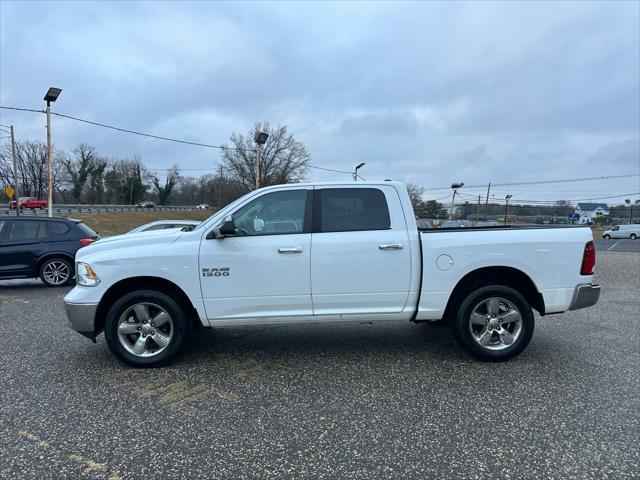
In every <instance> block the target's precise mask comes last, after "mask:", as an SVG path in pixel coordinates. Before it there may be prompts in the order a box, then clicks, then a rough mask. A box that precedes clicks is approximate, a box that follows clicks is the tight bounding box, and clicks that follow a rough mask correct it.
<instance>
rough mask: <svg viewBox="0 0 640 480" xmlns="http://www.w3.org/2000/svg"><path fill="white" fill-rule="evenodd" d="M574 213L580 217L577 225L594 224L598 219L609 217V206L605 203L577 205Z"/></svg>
mask: <svg viewBox="0 0 640 480" xmlns="http://www.w3.org/2000/svg"><path fill="white" fill-rule="evenodd" d="M575 213H577V214H578V215H580V220H578V222H579V223H588V222H595V221H596V219H597V218H598V217H602V216H603V215H609V206H608V205H607V204H606V203H578V208H576V212H575Z"/></svg>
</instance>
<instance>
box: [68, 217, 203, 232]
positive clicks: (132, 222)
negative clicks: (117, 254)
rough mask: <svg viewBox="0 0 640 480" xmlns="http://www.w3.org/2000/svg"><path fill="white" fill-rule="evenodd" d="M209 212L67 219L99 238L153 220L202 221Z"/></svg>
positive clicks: (125, 230) (126, 230)
mask: <svg viewBox="0 0 640 480" xmlns="http://www.w3.org/2000/svg"><path fill="white" fill-rule="evenodd" d="M211 215H212V212H211V211H197V212H113V213H71V214H69V217H71V218H77V219H79V220H82V221H83V222H84V223H86V224H87V225H88V226H89V227H91V228H92V229H93V230H94V231H96V232H98V235H100V236H101V237H110V236H112V235H120V234H122V233H126V232H128V231H129V230H131V229H132V228H135V227H139V226H140V225H144V224H145V223H149V222H153V221H155V220H204V219H206V218H208V217H210V216H211Z"/></svg>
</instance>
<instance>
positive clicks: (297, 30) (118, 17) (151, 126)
mask: <svg viewBox="0 0 640 480" xmlns="http://www.w3.org/2000/svg"><path fill="white" fill-rule="evenodd" d="M44 8H46V9H47V15H46V16H44V15H43V14H42V10H43V9H44ZM639 15H640V12H639V6H638V4H637V3H634V2H616V3H611V2H602V3H598V2H583V3H574V2H571V3H560V2H553V3H550V2H531V3H523V2H505V3H491V2H477V3H476V2H474V3H461V2H455V3H434V2H425V3H399V2H392V3H391V2H390V3H362V2H354V3H292V2H284V3H259V2H252V3H213V2H211V3H209V2H193V3H190V2H179V3H178V2H175V3H172V2H155V3H151V2H140V3H129V2H127V3H124V2H99V3H90V2H59V3H58V2H57V3H53V2H43V3H30V2H17V1H3V2H2V3H0V40H1V45H0V103H2V104H3V105H14V106H26V107H37V108H40V107H41V105H42V102H41V100H40V99H41V98H42V95H43V93H44V92H45V91H46V89H47V87H49V86H51V85H56V86H60V87H62V88H63V93H62V95H61V97H60V100H59V101H58V102H57V103H56V104H55V110H58V111H60V112H64V113H69V114H72V115H76V116H81V117H85V118H89V119H93V120H97V121H101V122H104V123H111V124H116V125H119V126H124V127H127V128H132V129H138V130H142V131H146V132H150V133H154V134H158V135H166V136H174V137H179V138H185V139H192V140H196V141H203V142H206V143H223V142H225V141H227V139H228V137H229V135H230V133H231V132H232V131H234V130H235V131H246V130H247V129H248V128H249V127H250V126H251V125H252V124H253V123H254V122H255V121H258V120H263V119H265V120H270V121H271V122H272V123H275V124H277V123H281V124H287V125H289V126H290V128H291V130H292V131H293V132H295V133H296V135H297V136H298V137H299V138H300V139H301V140H302V141H304V142H305V144H306V145H307V147H308V148H309V150H310V152H311V153H312V155H313V159H314V163H315V164H317V165H319V166H324V167H327V168H335V169H340V170H350V169H351V168H352V166H353V164H354V163H356V162H359V161H366V162H367V166H366V167H365V168H364V169H363V170H362V174H363V176H365V178H395V179H400V180H410V181H414V182H416V183H419V184H422V185H425V186H434V185H435V186H440V185H447V184H448V183H450V182H451V181H453V180H456V181H458V180H463V181H465V182H466V183H468V184H476V183H484V182H487V181H493V182H507V181H522V180H527V179H541V178H570V177H576V176H581V177H584V176H595V175H606V174H608V173H627V172H636V173H637V172H638V171H639V170H640V158H639V155H640V153H639V152H638V144H639V142H640V134H639V130H640V118H639V117H640V115H639V113H638V112H639V111H640V60H639V59H640V40H639V37H640V31H639V29H640V27H639V25H638V18H639ZM45 18H46V22H47V23H46V24H45V23H44V22H45ZM0 123H5V124H6V123H12V124H14V125H15V126H16V132H17V133H18V136H19V137H22V138H25V137H39V138H44V133H45V132H44V129H43V128H42V125H43V119H41V118H38V117H35V116H33V115H30V114H23V113H13V112H7V111H1V112H0ZM53 132H54V138H55V141H56V144H57V145H58V146H59V147H60V148H64V149H71V148H73V146H74V145H75V144H77V143H79V142H80V141H86V142H89V143H91V144H93V145H94V146H96V147H97V148H98V149H99V150H100V151H101V152H102V153H104V154H105V155H111V156H116V155H129V154H133V153H139V154H141V155H142V156H143V158H144V160H145V161H146V162H147V163H148V164H150V165H152V166H153V168H164V167H168V166H169V165H171V164H173V163H178V164H180V165H181V166H182V167H183V168H188V169H213V168H214V167H215V165H216V164H217V163H218V161H219V154H218V153H217V152H216V151H213V150H206V149H199V148H196V147H187V146H182V145H174V144H168V143H163V142H159V141H153V140H148V139H144V138H137V137H132V136H127V135H124V134H119V133H116V132H111V131H108V130H101V129H97V128H95V127H90V126H86V125H82V124H77V123H74V122H71V121H68V120H62V119H59V118H55V123H54V130H53ZM200 173H204V170H203V171H202V172H200V171H195V170H193V174H194V175H199V174H200ZM310 177H311V178H313V179H330V178H339V177H336V175H334V174H330V173H327V172H322V171H318V170H314V171H311V172H310ZM636 180H637V177H636ZM637 183H638V182H637V181H634V179H627V180H620V181H617V180H616V181H612V182H608V183H607V182H598V183H596V184H593V185H584V186H582V187H581V188H582V190H578V189H576V190H575V195H574V196H576V198H578V194H580V193H581V192H582V191H584V192H585V193H587V191H590V192H593V193H600V192H610V191H619V192H621V193H627V192H630V191H637ZM549 188H551V187H547V190H546V191H543V190H542V189H538V190H539V191H540V192H541V193H537V192H536V191H534V190H531V191H529V192H525V191H524V190H523V191H522V192H521V193H522V194H524V193H530V194H532V195H533V194H535V195H538V198H543V197H544V198H546V197H548V196H549V195H554V194H560V193H564V192H563V191H562V189H564V188H565V187H564V186H559V187H557V188H558V190H557V191H556V192H554V191H552V190H549ZM542 192H544V193H542ZM472 193H473V192H472Z"/></svg>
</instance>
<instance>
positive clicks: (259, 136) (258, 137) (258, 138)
mask: <svg viewBox="0 0 640 480" xmlns="http://www.w3.org/2000/svg"><path fill="white" fill-rule="evenodd" d="M267 138H269V134H268V133H265V132H261V131H259V130H258V131H256V134H255V135H254V136H253V140H254V141H255V142H256V190H257V189H258V188H260V147H261V146H262V145H264V144H265V143H267Z"/></svg>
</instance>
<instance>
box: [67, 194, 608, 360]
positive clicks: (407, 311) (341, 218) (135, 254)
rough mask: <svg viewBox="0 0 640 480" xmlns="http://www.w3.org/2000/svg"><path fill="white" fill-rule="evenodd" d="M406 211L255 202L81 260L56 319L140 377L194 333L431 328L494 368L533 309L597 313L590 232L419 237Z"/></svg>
mask: <svg viewBox="0 0 640 480" xmlns="http://www.w3.org/2000/svg"><path fill="white" fill-rule="evenodd" d="M411 212H412V207H411V200H410V198H409V195H408V193H407V190H406V188H405V187H404V186H403V185H402V184H401V183H398V182H358V183H357V184H354V183H353V182H349V183H335V184H333V183H332V184H323V183H311V184H294V185H277V186H271V187H266V188H261V189H258V190H254V191H252V192H250V193H248V194H247V195H245V196H244V197H241V198H240V199H238V200H236V201H235V202H233V203H231V204H230V205H228V206H226V207H225V208H223V209H222V210H221V211H220V212H218V213H216V214H214V215H213V216H211V217H210V218H209V219H208V220H205V221H204V222H202V223H201V224H200V225H198V226H197V227H196V228H195V229H194V230H192V231H187V232H184V231H180V230H174V231H170V232H167V233H165V234H163V235H155V236H151V235H149V236H147V235H122V236H120V237H112V238H111V239H109V241H107V242H105V243H102V242H96V243H95V244H94V245H91V246H89V247H87V248H84V249H82V250H80V252H78V256H77V259H76V265H77V272H78V278H77V285H76V287H75V288H74V289H73V290H71V291H70V292H69V293H68V294H67V295H66V297H65V299H64V302H65V309H66V314H67V316H68V318H69V323H70V326H71V328H73V329H74V330H76V331H77V332H79V333H81V334H82V335H84V336H86V337H88V338H90V339H92V340H95V338H96V336H97V335H98V334H99V333H101V332H102V331H104V333H105V338H106V341H107V344H108V346H109V348H110V350H111V351H112V352H113V354H114V355H115V356H116V357H117V358H118V359H120V360H121V361H123V362H125V363H127V364H129V365H134V366H140V367H150V366H158V365H162V364H166V363H167V362H169V361H170V360H172V359H173V358H174V357H175V356H176V354H177V353H178V352H179V351H180V349H181V347H182V346H183V343H184V342H185V339H186V338H187V337H188V335H187V333H188V330H189V329H191V328H192V327H195V326H198V327H216V328H217V327H227V326H238V325H259V324H274V323H306V322H321V321H330V322H336V321H338V322H344V321H355V322H361V321H392V320H397V321H407V322H408V321H432V320H433V321H435V320H440V319H445V320H446V321H448V322H449V323H450V324H451V327H452V329H453V332H454V333H455V337H456V338H457V340H458V342H459V343H460V344H461V345H462V346H463V347H464V348H465V349H466V350H467V351H468V352H470V353H471V354H472V355H473V356H475V357H477V358H479V359H482V360H489V361H502V360H507V359H509V358H511V357H514V356H515V355H518V354H519V353H520V352H521V351H522V350H524V348H525V347H526V346H527V344H528V343H529V341H530V339H531V336H532V334H533V329H534V316H533V310H534V309H535V310H537V311H538V312H539V313H540V314H541V315H546V314H550V313H560V312H565V311H567V310H575V309H578V308H584V307H588V306H591V305H593V304H595V303H596V302H597V300H598V297H599V295H600V286H599V285H594V284H592V283H591V282H592V280H593V271H594V268H595V248H594V244H593V241H592V239H593V236H592V233H591V229H590V228H587V227H580V226H575V227H574V226H566V227H543V226H533V227H513V228H510V229H500V228H495V229H491V228H488V229H482V230H474V229H468V230H447V229H434V230H423V231H418V228H417V225H416V221H415V218H414V216H413V215H412V214H411ZM270 224H276V225H279V226H282V225H285V224H286V225H287V230H285V229H283V228H277V229H274V230H272V229H270V228H268V227H267V225H270ZM543 325H545V324H543Z"/></svg>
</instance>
